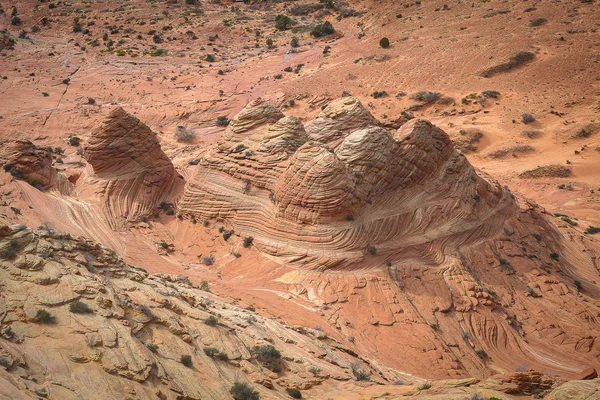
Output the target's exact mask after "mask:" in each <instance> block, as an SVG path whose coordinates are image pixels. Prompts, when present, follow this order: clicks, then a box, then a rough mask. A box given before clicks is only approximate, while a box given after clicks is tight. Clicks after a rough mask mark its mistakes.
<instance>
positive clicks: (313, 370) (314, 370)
mask: <svg viewBox="0 0 600 400" xmlns="http://www.w3.org/2000/svg"><path fill="white" fill-rule="evenodd" d="M308 372H310V373H311V374H313V375H314V376H317V375H319V374H320V373H321V368H319V367H317V366H316V365H311V366H310V367H309V368H308Z"/></svg>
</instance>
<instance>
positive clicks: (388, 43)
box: [379, 37, 390, 49]
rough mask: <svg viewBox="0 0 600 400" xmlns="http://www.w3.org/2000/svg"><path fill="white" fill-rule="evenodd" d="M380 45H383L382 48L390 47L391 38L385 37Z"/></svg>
mask: <svg viewBox="0 0 600 400" xmlns="http://www.w3.org/2000/svg"><path fill="white" fill-rule="evenodd" d="M379 46H381V48H383V49H387V48H388V47H390V39H388V38H386V37H383V38H381V39H380V40H379Z"/></svg>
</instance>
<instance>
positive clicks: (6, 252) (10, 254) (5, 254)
mask: <svg viewBox="0 0 600 400" xmlns="http://www.w3.org/2000/svg"><path fill="white" fill-rule="evenodd" d="M5 166H6V165H5ZM18 248H19V242H17V241H16V240H15V239H12V240H11V241H10V242H8V244H7V245H5V247H4V248H3V249H2V250H1V251H0V259H2V260H11V259H13V258H14V257H15V256H16V255H17V250H18Z"/></svg>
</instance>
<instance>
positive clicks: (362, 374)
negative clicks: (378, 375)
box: [350, 362, 371, 381]
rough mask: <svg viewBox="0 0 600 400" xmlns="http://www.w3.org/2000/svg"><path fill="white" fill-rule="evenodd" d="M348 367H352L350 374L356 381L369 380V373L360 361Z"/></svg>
mask: <svg viewBox="0 0 600 400" xmlns="http://www.w3.org/2000/svg"><path fill="white" fill-rule="evenodd" d="M350 368H351V369H352V375H354V378H355V379H356V380H357V381H369V380H371V374H369V371H367V370H366V369H364V368H363V367H362V365H361V363H360V362H355V363H353V364H352V365H351V366H350Z"/></svg>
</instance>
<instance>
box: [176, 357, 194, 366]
mask: <svg viewBox="0 0 600 400" xmlns="http://www.w3.org/2000/svg"><path fill="white" fill-rule="evenodd" d="M179 361H181V363H182V364H183V365H185V366H186V367H188V368H192V365H194V363H193V362H192V356H190V355H189V354H184V355H182V356H181V358H180V359H179Z"/></svg>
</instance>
